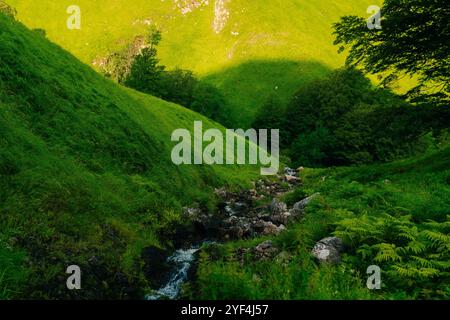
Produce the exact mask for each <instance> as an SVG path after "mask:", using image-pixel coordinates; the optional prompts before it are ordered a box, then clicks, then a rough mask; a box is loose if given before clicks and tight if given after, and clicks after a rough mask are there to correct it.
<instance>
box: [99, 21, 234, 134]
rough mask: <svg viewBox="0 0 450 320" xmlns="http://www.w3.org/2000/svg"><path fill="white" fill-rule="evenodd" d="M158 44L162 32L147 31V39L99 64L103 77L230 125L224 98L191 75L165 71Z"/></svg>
mask: <svg viewBox="0 0 450 320" xmlns="http://www.w3.org/2000/svg"><path fill="white" fill-rule="evenodd" d="M160 41H161V32H160V31H159V30H157V29H156V28H153V27H152V28H150V31H149V33H148V35H147V36H146V37H144V36H137V37H136V38H135V39H134V40H133V41H132V42H131V43H130V44H128V45H126V46H125V47H124V48H123V49H121V50H119V51H117V52H113V53H111V54H110V55H109V56H108V57H107V58H105V59H103V60H101V61H100V62H99V64H100V65H101V69H102V71H103V73H104V74H105V75H106V76H108V77H110V78H112V79H113V80H115V81H117V82H118V83H121V84H123V85H125V86H127V87H130V88H133V89H136V90H138V91H141V92H144V93H147V94H151V95H153V96H156V97H159V98H161V99H164V100H166V101H170V102H174V103H177V104H180V105H182V106H185V107H187V108H189V109H192V110H194V111H196V112H199V113H201V114H203V115H205V116H207V117H208V118H210V119H213V120H216V121H219V122H221V123H222V124H224V125H227V124H229V121H228V119H227V116H226V111H227V102H226V100H225V97H224V96H223V95H222V94H221V93H220V91H219V90H218V89H217V88H216V87H215V86H213V85H212V84H209V83H206V82H204V81H200V80H199V79H198V78H197V77H196V76H195V75H194V73H193V72H192V71H189V70H182V69H175V70H167V69H166V67H165V66H164V65H162V64H161V63H160V61H159V59H158V52H157V46H158V44H159V42H160Z"/></svg>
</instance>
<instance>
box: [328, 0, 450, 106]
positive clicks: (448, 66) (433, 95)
mask: <svg viewBox="0 0 450 320" xmlns="http://www.w3.org/2000/svg"><path fill="white" fill-rule="evenodd" d="M381 17H382V20H381V29H372V30H371V29H369V28H368V27H367V23H366V21H365V19H363V18H359V17H356V16H346V17H343V18H342V19H341V21H340V22H339V23H337V24H335V35H336V41H335V43H336V44H339V45H341V48H340V51H341V52H342V51H344V48H346V47H349V48H350V52H349V55H348V58H347V64H349V65H358V66H361V67H362V68H363V70H364V71H365V72H368V73H376V74H379V75H380V77H381V78H382V84H384V85H389V84H390V83H391V82H392V81H395V80H397V79H398V78H399V77H402V76H404V75H407V76H410V77H416V78H418V85H417V86H415V87H414V88H413V89H412V90H411V91H410V92H409V96H410V98H411V100H412V101H415V102H424V101H425V102H428V103H432V104H434V105H435V106H444V107H447V108H448V106H449V105H450V84H449V81H448V80H449V77H450V28H449V26H448V19H449V17H450V6H449V5H448V1H447V0H385V1H384V3H383V7H382V8H381Z"/></svg>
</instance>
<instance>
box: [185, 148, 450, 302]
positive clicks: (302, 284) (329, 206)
mask: <svg viewBox="0 0 450 320" xmlns="http://www.w3.org/2000/svg"><path fill="white" fill-rule="evenodd" d="M449 159H450V147H449V146H447V147H443V148H442V149H441V150H439V151H434V152H429V153H428V154H427V155H423V156H420V157H417V158H412V159H407V160H403V161H397V162H393V163H389V164H379V165H370V166H361V167H348V168H347V167H341V168H329V169H321V170H318V169H306V170H305V171H304V172H303V173H302V179H303V186H302V187H301V188H299V189H297V190H295V191H293V192H292V193H291V194H288V195H286V196H285V199H284V200H285V201H286V202H287V203H288V204H290V205H292V204H293V203H295V202H296V201H298V200H300V199H302V198H303V197H304V196H305V195H311V194H314V193H320V195H319V196H317V197H316V199H315V200H314V201H313V202H312V203H311V205H310V206H309V207H308V208H307V211H306V214H305V217H304V218H302V219H301V220H300V221H299V222H295V223H293V224H292V225H290V226H289V227H288V231H286V232H284V233H282V234H281V235H279V236H278V237H272V238H260V239H254V240H251V241H240V242H232V243H228V244H226V245H223V246H216V247H214V248H211V249H210V250H206V251H205V252H204V253H203V255H202V258H201V261H200V266H199V269H198V270H199V271H198V275H199V282H198V287H197V288H196V290H195V291H194V293H193V295H195V296H196V297H198V296H200V297H201V298H204V299H211V298H214V299H332V300H335V299H336V300H340V299H343V300H345V299H448V298H449V296H450V277H449V273H448V269H449V261H450V260H449V259H450V257H449V245H450V237H449V232H450V228H449V227H450V215H449V214H450V196H449V195H450V170H449V165H448V164H449ZM431 220H432V221H435V222H431ZM330 235H336V236H339V237H342V239H344V243H345V245H346V249H345V253H344V255H343V257H342V263H341V264H340V265H339V266H327V265H318V264H317V263H316V262H315V261H314V259H313V257H312V255H311V249H312V248H313V246H314V244H315V243H316V241H319V240H320V239H323V238H324V237H328V236H330ZM267 239H271V240H273V243H274V246H275V247H276V248H277V249H278V252H279V255H278V256H276V257H275V258H274V259H270V260H261V259H254V258H252V256H251V255H248V256H244V258H242V254H239V253H240V252H241V253H242V248H250V249H251V248H254V247H255V246H256V245H258V244H260V243H261V242H263V241H264V240H267ZM213 249H214V250H213ZM250 252H251V251H250ZM212 255H213V256H214V259H211V256H212ZM242 260H243V262H242ZM370 265H378V266H380V268H381V270H382V271H381V281H382V288H381V290H376V291H370V290H368V289H367V288H366V280H367V277H368V276H367V274H366V270H367V267H368V266H370Z"/></svg>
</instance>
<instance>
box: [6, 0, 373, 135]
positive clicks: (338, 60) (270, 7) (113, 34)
mask: <svg viewBox="0 0 450 320" xmlns="http://www.w3.org/2000/svg"><path fill="white" fill-rule="evenodd" d="M187 2H192V1H186V3H187ZM8 3H10V4H11V5H12V6H13V7H15V8H16V9H17V12H18V16H17V17H18V19H19V20H20V21H22V22H23V23H24V24H25V25H27V26H28V27H29V28H40V29H44V30H46V31H47V36H48V37H49V39H50V40H52V41H54V42H56V43H58V44H60V45H61V46H62V47H63V48H65V49H67V50H69V51H70V52H71V53H73V54H74V55H75V56H77V57H78V58H79V59H81V61H83V62H85V63H86V64H92V62H93V61H98V59H101V58H104V57H106V56H108V55H109V54H110V53H111V52H116V51H117V50H118V49H120V48H123V47H125V46H126V45H127V44H128V43H129V41H130V40H131V39H134V37H135V36H137V35H142V34H145V32H146V30H147V28H148V25H147V24H148V23H151V24H152V25H155V26H156V27H157V28H158V29H159V30H161V32H162V41H161V44H160V47H159V58H160V60H161V62H162V64H163V65H165V66H167V67H168V68H169V69H170V70H172V69H177V68H178V69H183V70H192V71H193V72H194V73H195V74H196V75H197V76H198V77H199V78H200V79H205V80H207V81H208V82H210V83H211V84H213V85H215V86H216V87H218V88H219V89H220V91H221V92H222V94H223V95H224V96H225V97H226V98H227V101H228V102H229V104H230V110H229V111H228V112H227V114H228V116H229V118H230V120H231V121H230V122H231V123H232V124H233V127H234V128H238V127H240V126H243V127H249V126H250V125H251V123H252V122H253V118H254V115H255V114H256V113H257V112H258V110H259V109H260V108H261V107H262V106H263V105H264V104H265V102H266V101H267V99H268V97H269V96H271V95H276V96H277V97H278V98H279V99H280V100H281V101H283V102H288V101H289V98H290V97H291V96H292V94H294V93H295V92H296V91H297V89H298V87H299V86H300V85H302V84H305V83H307V82H309V81H311V80H314V79H316V78H317V77H323V76H325V75H326V74H328V72H329V71H331V70H332V69H334V68H339V67H341V66H342V65H343V63H344V60H345V57H344V56H340V55H338V54H337V48H336V47H335V46H333V40H334V38H333V35H332V31H333V29H332V24H333V23H334V22H336V21H338V20H339V18H340V17H342V16H344V15H352V14H355V15H359V16H364V15H366V10H367V7H368V6H369V5H373V4H378V5H380V4H381V1H379V0H376V1H374V0H341V1H335V2H330V1H325V0H317V1H309V2H308V1H304V0H291V1H285V0H276V1H270V2H261V1H245V0H232V1H228V2H227V4H226V9H227V10H228V11H229V13H230V16H229V19H228V22H227V23H226V25H225V27H224V28H223V29H222V31H221V32H220V33H216V32H215V31H214V29H213V23H214V1H210V2H209V5H208V6H204V7H200V8H198V9H195V10H193V11H192V12H191V13H187V14H186V15H183V14H182V13H181V10H180V9H179V8H178V7H177V6H176V5H175V3H174V1H172V0H168V1H161V0H135V1H132V2H130V1H128V0H115V1H114V4H111V3H104V2H98V1H91V0H78V1H77V2H76V4H77V5H78V6H79V7H80V9H81V15H82V16H81V17H82V22H81V30H69V29H67V27H66V20H67V18H68V16H69V15H68V14H66V9H67V7H69V6H70V5H73V4H74V3H73V1H69V0H60V1H57V2H55V1H20V0H8ZM180 3H184V1H180ZM260 62H261V63H260ZM275 88H277V89H275Z"/></svg>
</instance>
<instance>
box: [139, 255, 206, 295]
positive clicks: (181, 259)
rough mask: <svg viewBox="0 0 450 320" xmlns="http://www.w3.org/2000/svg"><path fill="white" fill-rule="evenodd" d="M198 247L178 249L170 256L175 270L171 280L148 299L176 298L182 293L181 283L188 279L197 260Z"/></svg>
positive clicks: (170, 261) (169, 259) (169, 260)
mask: <svg viewBox="0 0 450 320" xmlns="http://www.w3.org/2000/svg"><path fill="white" fill-rule="evenodd" d="M198 250H199V249H198V247H196V248H190V249H187V250H182V249H180V250H177V251H175V253H174V254H173V255H172V256H170V257H169V258H168V260H167V261H168V262H169V263H171V264H173V265H174V267H175V270H174V271H173V272H172V274H171V275H170V278H169V281H168V282H167V284H166V285H165V286H163V287H162V288H160V289H159V290H157V291H156V292H155V293H153V294H150V295H147V296H146V299H147V300H159V299H161V298H166V299H176V298H177V297H178V295H179V294H180V290H181V285H182V284H183V283H184V282H185V281H186V280H187V277H188V271H189V269H190V267H191V265H192V262H194V260H195V253H196V252H197V251H198Z"/></svg>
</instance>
